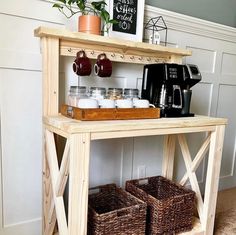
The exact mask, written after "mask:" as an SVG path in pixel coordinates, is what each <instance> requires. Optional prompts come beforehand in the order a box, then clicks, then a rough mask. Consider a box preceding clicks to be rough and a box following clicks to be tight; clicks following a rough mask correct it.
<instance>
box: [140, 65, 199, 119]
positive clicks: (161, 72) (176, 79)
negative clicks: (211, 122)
mask: <svg viewBox="0 0 236 235" xmlns="http://www.w3.org/2000/svg"><path fill="white" fill-rule="evenodd" d="M201 78H202V76H201V73H200V71H199V69H198V67H197V66H196V65H193V64H185V65H180V64H168V63H160V64H149V65H145V66H144V71H143V83H142V94H141V97H142V98H143V99H148V100H149V102H150V103H152V104H154V105H155V106H156V107H159V108H160V109H161V116H162V117H189V116H194V114H193V113H190V112H189V109H190V101H191V96H192V90H190V88H191V87H192V86H194V85H195V84H196V83H198V82H199V81H200V80H201Z"/></svg>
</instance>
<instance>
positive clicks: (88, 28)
mask: <svg viewBox="0 0 236 235" xmlns="http://www.w3.org/2000/svg"><path fill="white" fill-rule="evenodd" d="M78 31H79V32H84V33H91V34H97V35H100V34H101V18H100V17H99V16H94V15H82V16H80V17H79V27H78Z"/></svg>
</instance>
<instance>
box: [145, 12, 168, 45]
mask: <svg viewBox="0 0 236 235" xmlns="http://www.w3.org/2000/svg"><path fill="white" fill-rule="evenodd" d="M145 30H149V31H151V33H149V34H148V39H149V43H150V44H160V43H161V34H160V33H159V32H160V31H165V39H164V44H165V46H166V43H167V26H166V23H165V21H164V19H163V17H162V16H158V17H154V18H151V19H150V20H149V21H148V22H147V23H146V25H145Z"/></svg>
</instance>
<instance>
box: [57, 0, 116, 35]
mask: <svg viewBox="0 0 236 235" xmlns="http://www.w3.org/2000/svg"><path fill="white" fill-rule="evenodd" d="M55 2H56V3H54V4H53V7H55V8H57V9H58V10H59V11H60V12H61V13H62V14H63V15H64V16H65V17H66V18H71V17H72V16H74V15H75V14H80V16H79V23H78V31H79V32H86V33H92V34H101V31H102V32H103V33H104V34H106V33H107V32H108V30H109V28H110V26H111V25H112V24H115V23H117V21H116V20H113V19H111V18H110V14H109V12H108V11H107V10H106V9H105V7H106V2H105V1H93V2H91V3H89V2H88V1H87V0H55ZM101 20H102V21H103V22H102V23H103V26H102V29H101Z"/></svg>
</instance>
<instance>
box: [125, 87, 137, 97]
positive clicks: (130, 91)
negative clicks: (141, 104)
mask: <svg viewBox="0 0 236 235" xmlns="http://www.w3.org/2000/svg"><path fill="white" fill-rule="evenodd" d="M138 93H139V90H138V89H136V88H125V89H124V99H129V100H133V99H138Z"/></svg>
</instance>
